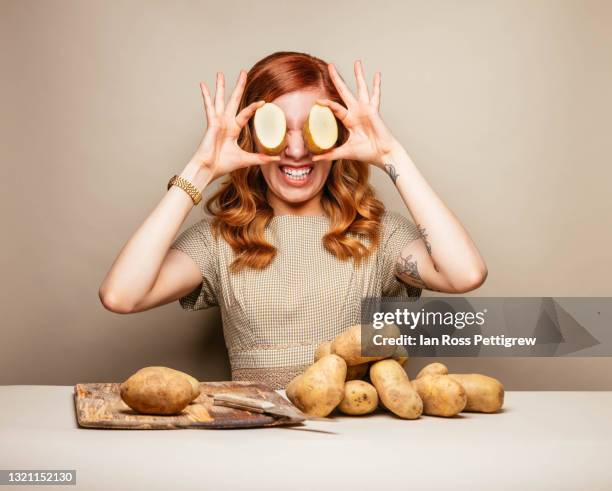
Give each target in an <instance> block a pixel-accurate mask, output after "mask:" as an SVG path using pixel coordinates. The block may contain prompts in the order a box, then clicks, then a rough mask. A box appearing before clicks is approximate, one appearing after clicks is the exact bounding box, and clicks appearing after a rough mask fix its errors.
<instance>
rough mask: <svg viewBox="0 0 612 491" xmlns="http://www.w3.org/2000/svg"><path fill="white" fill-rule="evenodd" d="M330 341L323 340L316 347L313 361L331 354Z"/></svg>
mask: <svg viewBox="0 0 612 491" xmlns="http://www.w3.org/2000/svg"><path fill="white" fill-rule="evenodd" d="M331 343H332V342H331V341H324V342H322V343H321V344H320V345H319V346H318V347H317V350H316V351H315V355H314V361H319V360H320V359H321V358H323V357H324V356H327V355H331V354H332V352H331Z"/></svg>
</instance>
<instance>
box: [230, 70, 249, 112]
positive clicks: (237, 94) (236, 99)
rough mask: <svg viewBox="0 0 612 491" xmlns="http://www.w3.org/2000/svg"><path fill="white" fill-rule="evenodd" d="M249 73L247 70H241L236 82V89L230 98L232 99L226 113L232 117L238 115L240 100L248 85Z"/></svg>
mask: <svg viewBox="0 0 612 491" xmlns="http://www.w3.org/2000/svg"><path fill="white" fill-rule="evenodd" d="M246 79H247V73H246V71H245V70H240V74H239V75H238V80H237V81H236V87H235V88H234V91H233V92H232V95H231V96H230V99H229V101H228V103H227V106H226V108H225V112H226V113H227V114H229V115H231V116H234V115H235V114H236V111H237V110H238V106H239V105H240V98H241V97H242V93H243V92H244V86H245V85H246Z"/></svg>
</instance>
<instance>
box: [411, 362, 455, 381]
mask: <svg viewBox="0 0 612 491" xmlns="http://www.w3.org/2000/svg"><path fill="white" fill-rule="evenodd" d="M425 375H448V368H447V367H446V365H444V363H438V362H436V363H430V364H429V365H425V366H424V367H423V368H422V369H421V371H420V372H419V373H417V376H416V378H421V377H423V376H425Z"/></svg>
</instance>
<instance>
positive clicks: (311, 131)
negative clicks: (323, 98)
mask: <svg viewBox="0 0 612 491" xmlns="http://www.w3.org/2000/svg"><path fill="white" fill-rule="evenodd" d="M303 132H304V141H305V142H306V146H307V147H308V149H309V150H310V151H311V152H312V153H323V152H326V151H327V150H329V149H330V148H332V147H333V146H334V145H335V144H336V141H337V140H338V123H337V122H336V118H335V116H334V113H333V112H332V111H331V109H330V108H329V107H327V106H320V105H319V104H315V105H314V106H312V108H311V109H310V113H309V114H308V118H307V119H306V121H305V123H304V128H303Z"/></svg>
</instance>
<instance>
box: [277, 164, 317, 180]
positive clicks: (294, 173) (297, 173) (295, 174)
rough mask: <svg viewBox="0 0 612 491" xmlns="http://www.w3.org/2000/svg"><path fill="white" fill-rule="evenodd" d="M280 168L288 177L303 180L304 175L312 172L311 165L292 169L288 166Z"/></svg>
mask: <svg viewBox="0 0 612 491" xmlns="http://www.w3.org/2000/svg"><path fill="white" fill-rule="evenodd" d="M281 170H282V171H283V173H284V174H285V175H286V176H287V177H288V178H289V179H294V180H304V179H306V176H307V175H308V174H310V173H311V172H312V167H308V168H306V169H299V170H294V169H291V168H290V167H283V168H282V169H281Z"/></svg>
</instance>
